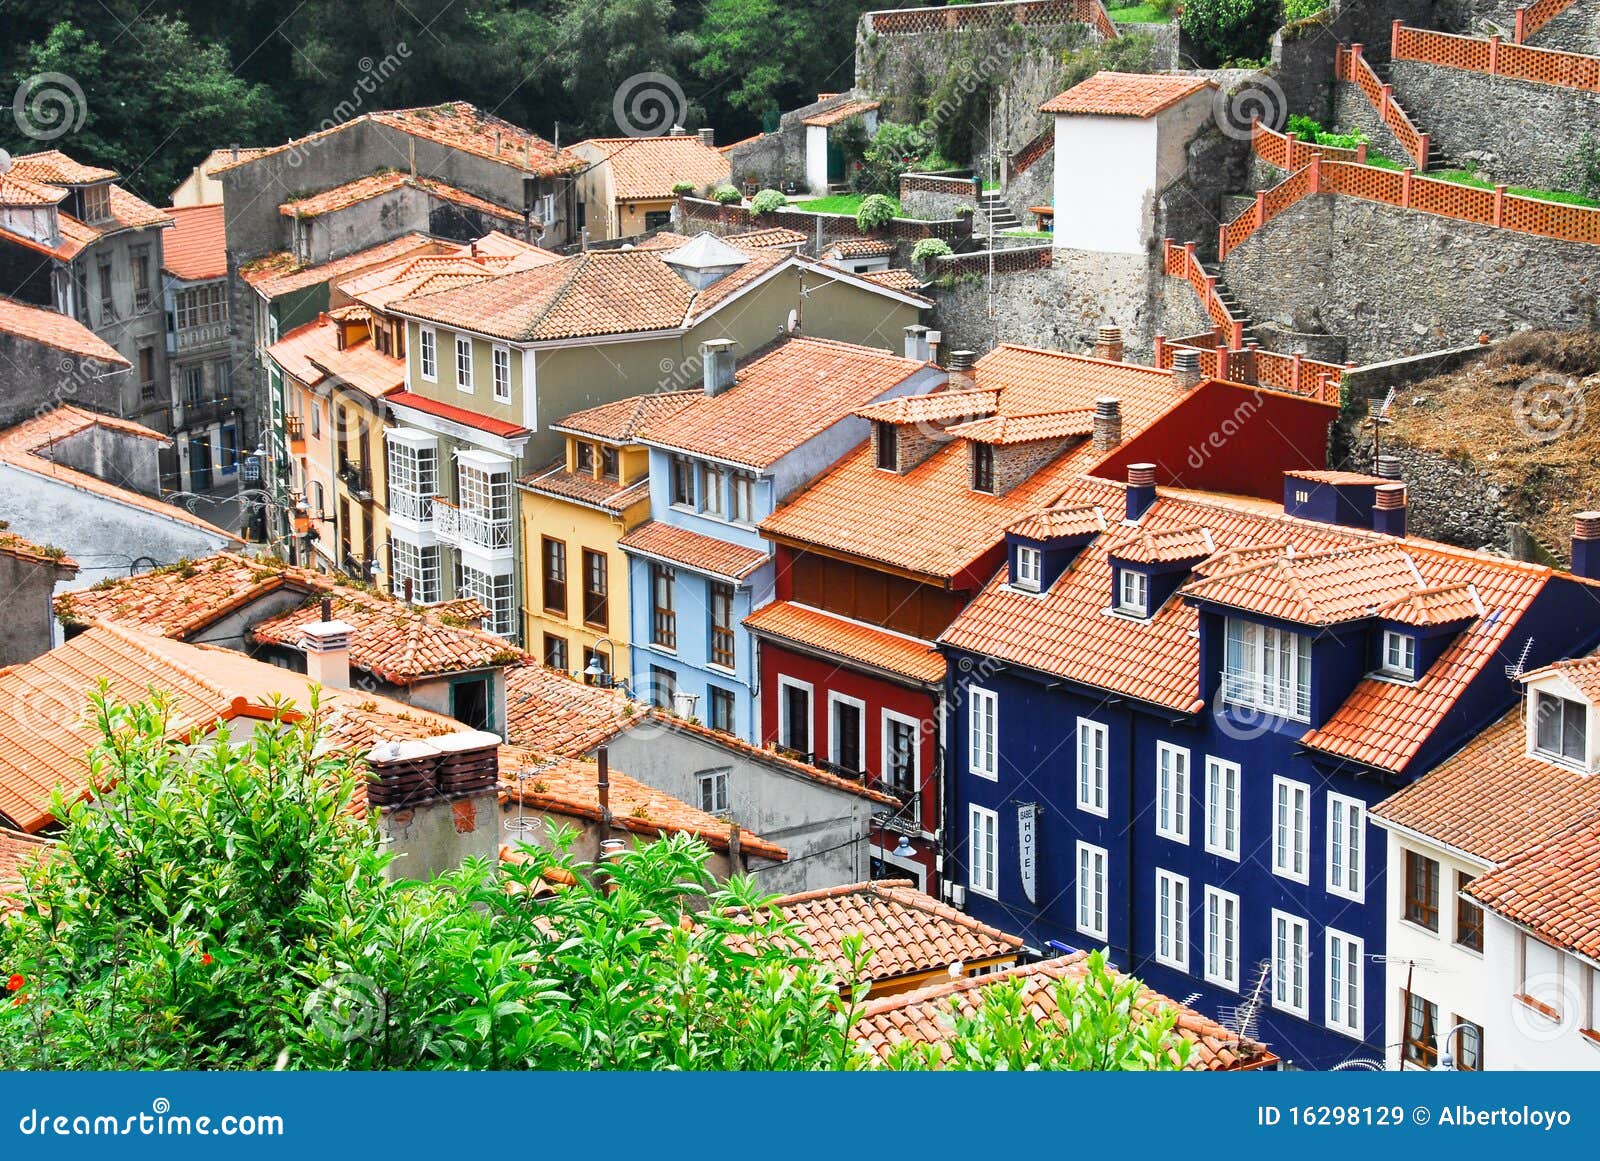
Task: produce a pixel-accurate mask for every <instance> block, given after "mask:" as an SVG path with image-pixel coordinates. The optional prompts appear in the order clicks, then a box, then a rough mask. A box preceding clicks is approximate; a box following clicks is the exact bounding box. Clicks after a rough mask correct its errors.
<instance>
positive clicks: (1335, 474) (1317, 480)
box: [1283, 468, 1394, 484]
mask: <svg viewBox="0 0 1600 1161" xmlns="http://www.w3.org/2000/svg"><path fill="white" fill-rule="evenodd" d="M1283 474H1284V475H1286V476H1290V477H1293V478H1294V479H1296V480H1310V481H1311V482H1312V483H1314V484H1392V483H1394V481H1393V480H1389V479H1385V478H1384V477H1383V476H1369V475H1367V473H1365V472H1341V471H1333V470H1326V471H1325V470H1323V469H1320V468H1301V469H1299V470H1298V471H1292V472H1284V473H1283Z"/></svg>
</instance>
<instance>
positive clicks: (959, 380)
mask: <svg viewBox="0 0 1600 1161" xmlns="http://www.w3.org/2000/svg"><path fill="white" fill-rule="evenodd" d="M976 361H977V356H976V355H974V354H973V353H972V352H971V351H951V352H950V368H949V370H950V387H951V389H952V390H957V391H965V390H970V389H971V388H972V385H973V383H974V382H975V379H974V378H973V374H972V364H973V363H974V362H976Z"/></svg>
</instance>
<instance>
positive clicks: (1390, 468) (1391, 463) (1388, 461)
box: [1376, 455, 1400, 480]
mask: <svg viewBox="0 0 1600 1161" xmlns="http://www.w3.org/2000/svg"><path fill="white" fill-rule="evenodd" d="M1376 468H1377V471H1376V474H1377V475H1380V476H1382V477H1383V478H1384V479H1386V480H1398V479H1399V478H1400V457H1399V456H1388V455H1382V456H1379V457H1378V462H1377V465H1376Z"/></svg>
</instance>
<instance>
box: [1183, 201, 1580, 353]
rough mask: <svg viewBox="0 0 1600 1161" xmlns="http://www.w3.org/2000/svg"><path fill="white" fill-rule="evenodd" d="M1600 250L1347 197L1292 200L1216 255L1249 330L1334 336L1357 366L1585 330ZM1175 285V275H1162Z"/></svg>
mask: <svg viewBox="0 0 1600 1161" xmlns="http://www.w3.org/2000/svg"><path fill="white" fill-rule="evenodd" d="M1597 256H1600V251H1597V249H1596V248H1595V247H1594V246H1587V245H1582V244H1580V243H1576V242H1558V241H1554V240H1552V239H1548V238H1541V237H1537V236H1534V235H1531V234H1519V233H1517V232H1515V231H1512V230H1497V229H1495V228H1494V227H1492V226H1480V225H1477V224H1475V223H1470V222H1460V221H1456V220H1453V219H1450V218H1441V217H1436V216H1434V215H1432V214H1424V213H1418V212H1416V211H1412V210H1403V209H1399V208H1398V207H1394V206H1387V205H1382V204H1379V203H1375V202H1368V201H1364V200H1361V199H1359V198H1349V197H1337V196H1333V195H1319V196H1316V197H1309V198H1305V199H1302V200H1301V201H1299V202H1297V203H1295V204H1294V205H1293V206H1291V207H1290V208H1289V209H1288V210H1287V211H1285V212H1284V213H1283V214H1281V215H1279V216H1278V217H1277V218H1274V219H1273V220H1272V221H1270V222H1268V223H1267V225H1266V226H1265V227H1264V228H1262V229H1260V230H1258V231H1256V232H1255V234H1253V235H1252V236H1251V237H1250V238H1249V239H1247V240H1246V241H1245V242H1244V243H1243V244H1242V245H1241V246H1239V248H1238V249H1236V250H1234V251H1232V252H1231V253H1229V255H1228V259H1227V262H1226V263H1225V264H1224V276H1225V278H1226V279H1227V282H1228V285H1229V286H1230V287H1232V288H1233V291H1234V293H1235V294H1236V295H1237V296H1238V297H1239V300H1240V303H1241V305H1242V306H1243V307H1244V309H1245V311H1246V312H1247V313H1248V314H1249V315H1250V316H1251V317H1252V318H1253V319H1255V321H1256V322H1258V323H1278V324H1280V325H1282V326H1286V327H1288V328H1290V329H1293V330H1300V331H1310V332H1327V333H1331V334H1337V335H1343V336H1344V337H1345V338H1346V339H1347V340H1348V342H1349V357H1350V358H1352V359H1354V360H1356V361H1358V362H1367V361H1375V360H1379V359H1388V358H1394V357H1396V356H1399V355H1404V354H1408V353H1413V352H1417V351H1425V350H1432V349H1435V348H1439V347H1444V346H1451V345H1466V344H1468V343H1471V342H1473V341H1474V340H1475V339H1476V338H1477V336H1478V334H1479V333H1480V332H1487V333H1488V334H1489V335H1491V336H1496V337H1498V336H1500V335H1504V334H1508V333H1510V332H1511V331H1515V330H1521V329H1525V328H1528V327H1544V328H1549V329H1552V330H1576V329H1580V328H1589V327H1593V326H1595V325H1596V321H1597V319H1596V305H1595V288H1594V267H1595V260H1596V258H1597ZM1172 281H1176V280H1172Z"/></svg>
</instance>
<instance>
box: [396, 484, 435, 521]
mask: <svg viewBox="0 0 1600 1161" xmlns="http://www.w3.org/2000/svg"><path fill="white" fill-rule="evenodd" d="M389 515H390V516H398V517H400V519H402V520H414V521H416V522H417V523H418V524H426V523H428V521H430V520H432V519H433V497H432V496H420V495H418V494H417V493H416V492H402V491H400V490H399V489H398V488H390V489H389Z"/></svg>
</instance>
